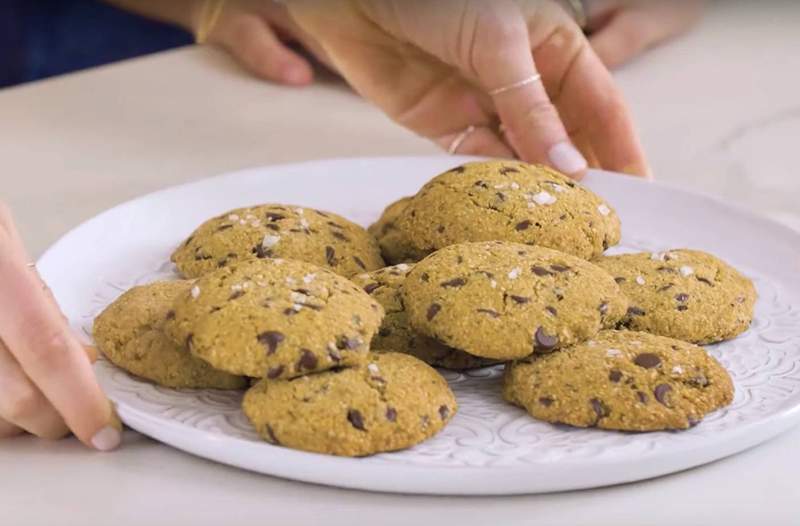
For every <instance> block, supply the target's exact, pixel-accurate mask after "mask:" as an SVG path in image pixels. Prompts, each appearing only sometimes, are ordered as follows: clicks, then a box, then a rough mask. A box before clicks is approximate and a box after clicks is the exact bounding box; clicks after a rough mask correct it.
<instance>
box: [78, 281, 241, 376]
mask: <svg viewBox="0 0 800 526" xmlns="http://www.w3.org/2000/svg"><path fill="white" fill-rule="evenodd" d="M191 286H192V285H191V283H190V282H188V281H170V282H160V283H152V284H150V285H144V286H140V287H134V288H132V289H131V290H129V291H127V292H126V293H124V294H123V295H122V296H120V297H119V298H118V299H117V300H116V301H114V302H113V303H112V304H111V305H109V306H108V307H107V308H106V309H105V310H104V311H103V312H102V313H100V315H99V316H98V317H97V318H96V319H95V322H94V340H95V343H96V344H97V348H98V349H99V350H100V352H101V353H103V356H105V357H106V358H108V360H109V361H110V362H111V363H113V364H114V365H116V366H117V367H120V368H122V369H125V370H126V371H128V372H130V373H132V374H135V375H136V376H140V377H142V378H145V379H147V380H150V381H152V382H155V383H157V384H159V385H163V386H165V387H173V388H215V389H243V388H244V387H246V386H247V379H246V378H243V377H241V376H235V375H232V374H228V373H226V372H223V371H218V370H216V369H214V368H212V367H211V366H210V365H209V364H207V363H206V362H204V361H202V360H200V359H198V358H195V357H194V356H192V355H191V354H190V353H189V351H188V350H187V349H186V348H185V347H184V346H180V345H176V344H175V343H173V342H172V340H170V339H169V338H167V336H166V335H165V334H164V332H163V330H162V328H163V324H164V322H165V320H166V319H167V318H168V317H171V316H172V315H173V314H174V313H173V311H172V303H173V301H174V300H175V298H176V297H177V296H178V295H180V294H182V293H184V292H186V291H188V290H189V289H190V288H191Z"/></svg>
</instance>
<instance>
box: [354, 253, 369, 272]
mask: <svg viewBox="0 0 800 526" xmlns="http://www.w3.org/2000/svg"><path fill="white" fill-rule="evenodd" d="M353 261H355V262H356V265H358V266H359V267H361V269H362V270H367V266H366V265H365V264H364V262H363V261H362V260H361V258H360V257H358V256H353Z"/></svg>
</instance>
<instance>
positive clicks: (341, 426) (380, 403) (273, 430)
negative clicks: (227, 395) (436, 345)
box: [242, 353, 458, 457]
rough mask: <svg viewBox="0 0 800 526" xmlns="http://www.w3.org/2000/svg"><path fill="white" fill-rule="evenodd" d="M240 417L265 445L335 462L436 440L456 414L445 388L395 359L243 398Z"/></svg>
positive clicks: (404, 358)
mask: <svg viewBox="0 0 800 526" xmlns="http://www.w3.org/2000/svg"><path fill="white" fill-rule="evenodd" d="M242 407H243V409H244V412H245V415H247V418H248V419H250V422H252V424H253V425H254V426H255V428H256V429H257V430H258V433H259V434H260V435H261V436H262V437H263V438H264V439H265V440H267V441H268V442H270V443H272V444H275V445H282V446H286V447H290V448H294V449H302V450H305V451H314V452H317V453H327V454H330V455H342V456H350V457H353V456H365V455H372V454H375V453H379V452H382V451H394V450H397V449H404V448H407V447H411V446H413V445H415V444H418V443H420V442H422V441H423V440H426V439H428V438H430V437H432V436H433V435H435V434H436V433H438V432H439V431H440V430H441V429H442V428H444V426H445V425H447V422H449V421H450V419H451V418H452V417H453V415H454V414H455V413H456V410H457V407H458V406H457V404H456V399H455V396H453V393H452V391H450V388H449V387H448V385H447V382H446V381H445V380H444V378H442V377H441V376H440V375H439V374H438V373H437V372H436V371H435V370H434V369H432V368H431V367H430V366H428V365H426V364H424V363H422V362H421V361H419V360H417V359H416V358H414V357H412V356H408V355H405V354H399V353H380V354H378V353H375V354H371V355H370V358H369V361H368V362H367V363H366V364H364V365H362V366H360V367H351V368H344V369H336V370H332V371H327V372H323V373H319V374H313V375H308V376H302V377H299V378H295V379H293V380H283V381H268V380H263V381H261V382H259V383H257V384H256V385H254V386H253V387H252V388H250V390H249V391H247V394H246V395H245V397H244V401H243V403H242Z"/></svg>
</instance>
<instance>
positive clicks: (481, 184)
mask: <svg viewBox="0 0 800 526" xmlns="http://www.w3.org/2000/svg"><path fill="white" fill-rule="evenodd" d="M472 186H477V187H478V188H483V189H484V190H488V189H489V185H488V184H486V182H485V181H475V183H474V184H473V185H472Z"/></svg>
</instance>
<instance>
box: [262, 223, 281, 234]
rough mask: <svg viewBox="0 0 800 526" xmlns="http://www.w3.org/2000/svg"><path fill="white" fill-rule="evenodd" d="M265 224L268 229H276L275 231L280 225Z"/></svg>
mask: <svg viewBox="0 0 800 526" xmlns="http://www.w3.org/2000/svg"><path fill="white" fill-rule="evenodd" d="M265 226H266V227H267V228H269V229H270V230H274V231H276V232H277V231H279V230H280V229H281V227H280V226H278V225H276V224H275V223H267V224H266V225H265Z"/></svg>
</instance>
